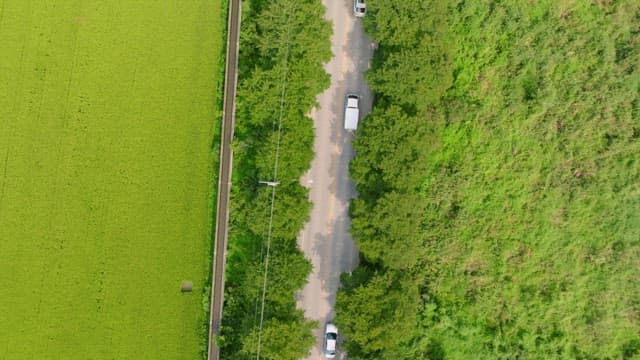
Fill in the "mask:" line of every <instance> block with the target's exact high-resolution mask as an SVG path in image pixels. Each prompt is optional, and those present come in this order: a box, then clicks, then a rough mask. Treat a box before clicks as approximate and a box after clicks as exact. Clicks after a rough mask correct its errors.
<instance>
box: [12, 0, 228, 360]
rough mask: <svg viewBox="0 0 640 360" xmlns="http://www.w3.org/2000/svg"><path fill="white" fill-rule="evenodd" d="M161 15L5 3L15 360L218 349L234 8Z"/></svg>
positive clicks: (173, 9) (198, 7)
mask: <svg viewBox="0 0 640 360" xmlns="http://www.w3.org/2000/svg"><path fill="white" fill-rule="evenodd" d="M150 5H151V4H150V2H149V1H128V2H109V3H108V4H107V3H104V2H91V3H89V2H77V1H55V2H51V1H39V0H36V1H7V2H3V4H2V6H1V9H0V38H1V39H2V48H1V49H0V57H1V58H2V61H1V65H0V288H1V289H2V290H1V291H0V292H1V294H2V295H0V313H2V316H1V318H2V320H1V323H2V326H1V327H0V339H2V340H1V343H2V346H0V358H2V359H169V358H170V359H189V360H192V359H196V358H198V357H199V356H200V354H201V351H202V349H203V348H204V349H205V350H206V342H207V338H206V335H207V333H206V330H207V329H206V326H207V323H208V317H207V311H208V306H203V302H204V303H206V302H207V301H208V296H207V293H206V292H207V290H206V288H207V284H208V281H207V279H208V276H209V275H208V274H209V272H210V266H209V261H210V260H209V259H208V254H210V248H211V238H210V231H211V226H212V224H211V213H212V206H211V204H212V203H211V199H212V194H213V191H214V190H213V185H214V184H215V182H213V181H211V178H212V175H213V172H214V169H217V167H215V166H214V165H213V164H214V162H215V161H216V159H217V156H216V154H215V151H216V150H217V149H216V148H214V149H213V151H212V148H211V142H212V138H214V137H216V136H217V128H218V125H217V122H216V119H217V118H218V117H219V113H218V112H219V110H218V109H216V104H217V103H218V99H219V96H218V94H217V93H216V91H215V90H216V84H217V83H219V82H221V80H222V79H221V78H219V77H218V74H217V70H218V69H217V64H219V60H220V58H221V56H220V50H221V49H223V48H224V47H223V45H224V44H223V38H222V25H223V24H224V20H225V18H224V14H223V13H224V11H223V7H222V5H221V2H220V1H189V2H183V1H173V0H172V1H163V2H162V6H157V5H158V4H154V5H153V6H150ZM176 14H178V15H176ZM183 280H191V281H193V285H194V287H193V291H194V292H193V293H192V294H181V293H180V284H181V282H182V281H183Z"/></svg>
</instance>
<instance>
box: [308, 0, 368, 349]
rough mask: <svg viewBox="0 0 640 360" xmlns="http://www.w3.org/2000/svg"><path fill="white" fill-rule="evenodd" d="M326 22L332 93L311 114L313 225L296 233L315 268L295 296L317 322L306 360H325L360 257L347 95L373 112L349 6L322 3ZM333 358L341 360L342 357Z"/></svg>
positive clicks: (364, 41)
mask: <svg viewBox="0 0 640 360" xmlns="http://www.w3.org/2000/svg"><path fill="white" fill-rule="evenodd" d="M323 4H324V5H325V7H326V8H327V13H326V15H325V17H326V18H327V19H328V20H329V21H331V22H332V24H333V36H332V38H331V48H332V51H333V55H334V57H333V59H332V60H331V61H330V62H329V63H328V64H326V65H325V70H326V71H327V72H328V73H329V74H330V75H331V87H330V88H329V89H328V90H327V91H325V92H324V93H322V94H321V95H320V96H319V97H318V103H319V104H320V107H319V109H316V110H315V111H313V112H312V113H311V116H312V118H313V120H314V125H315V143H314V152H315V157H314V159H313V161H312V163H311V169H310V170H309V172H308V173H307V174H305V176H304V177H303V178H302V179H301V181H302V183H303V185H305V186H307V187H309V188H310V198H311V201H312V202H313V210H312V211H311V220H310V221H309V223H307V224H306V226H305V228H304V229H303V230H302V232H301V233H300V236H299V239H298V242H299V244H300V248H301V249H302V251H304V253H305V254H306V256H307V257H308V258H309V259H311V261H312V262H313V273H312V274H311V275H310V276H309V282H308V284H307V285H306V286H305V288H304V289H303V290H302V291H301V292H299V293H298V294H297V299H298V307H299V308H301V309H303V310H304V311H305V315H306V316H307V317H308V318H311V319H315V320H318V321H319V322H320V328H319V329H317V330H316V334H317V339H318V341H317V344H316V346H315V347H314V348H313V349H312V352H311V356H309V357H308V359H310V360H315V359H323V358H324V357H323V356H322V335H323V334H322V331H323V329H324V324H325V323H326V322H327V321H332V320H333V317H334V316H335V313H334V309H333V307H334V305H335V300H336V292H337V290H338V286H339V284H340V273H342V272H346V271H351V270H352V269H354V268H355V266H356V265H357V262H358V252H357V250H356V248H355V245H354V243H353V240H352V238H351V236H350V235H349V227H350V224H351V221H350V219H349V216H348V203H349V199H351V198H353V197H354V196H355V188H354V186H353V183H352V182H351V180H350V178H349V161H350V160H351V158H352V157H353V149H352V147H351V140H352V138H353V136H354V134H351V133H348V132H346V131H345V130H344V129H343V120H344V119H343V112H344V102H345V100H344V98H345V94H346V93H356V94H360V95H361V105H360V109H361V119H362V117H363V116H364V115H366V114H367V113H369V111H370V109H371V93H370V90H369V88H368V87H367V85H366V84H365V82H364V75H363V73H364V71H366V69H367V68H368V64H369V59H370V58H371V55H372V53H373V44H372V42H371V40H370V39H369V38H368V37H366V36H365V34H364V31H363V28H362V20H361V19H357V18H355V17H354V16H353V10H352V8H353V1H352V0H323ZM337 358H341V359H344V358H345V357H344V354H339V356H338V357H337Z"/></svg>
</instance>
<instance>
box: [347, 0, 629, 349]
mask: <svg viewBox="0 0 640 360" xmlns="http://www.w3.org/2000/svg"><path fill="white" fill-rule="evenodd" d="M368 6H369V10H368V14H367V17H366V18H365V22H366V23H365V25H366V27H367V29H368V31H369V33H370V34H371V35H372V36H373V38H374V39H375V40H376V41H377V42H379V50H378V51H377V54H376V58H375V61H374V64H373V69H372V70H371V71H370V72H369V73H368V79H369V82H370V83H371V85H372V88H373V90H374V92H375V93H376V99H377V101H376V104H375V107H374V111H373V113H372V114H371V115H370V116H369V117H368V118H367V119H365V121H363V125H362V128H361V130H359V133H358V134H357V138H356V141H355V145H354V146H355V150H356V154H357V156H356V158H355V160H354V161H353V163H352V167H351V171H352V175H353V178H354V181H355V182H356V185H357V189H358V191H359V194H360V198H359V199H357V200H355V201H354V202H353V204H352V209H351V211H352V215H353V229H352V231H353V235H354V237H355V239H356V241H357V243H358V245H359V247H360V250H361V252H362V256H363V264H362V266H361V267H360V268H359V269H358V270H356V271H355V272H354V273H353V274H352V275H350V276H345V277H344V278H343V285H344V290H343V291H342V292H341V293H340V294H339V295H338V300H337V302H338V304H337V318H336V322H337V323H338V325H339V326H340V327H341V331H342V333H343V334H344V336H345V338H346V344H345V345H346V347H347V350H348V352H349V358H350V359H638V358H640V157H639V154H640V96H639V91H640V3H639V2H637V1H635V0H626V1H625V0H621V1H607V0H602V1H580V0H576V1H552V0H538V1H529V0H518V1H491V0H487V1H461V0H460V1H450V2H447V1H439V0H431V1H428V0H425V1H419V2H401V1H394V2H390V1H387V0H369V1H368Z"/></svg>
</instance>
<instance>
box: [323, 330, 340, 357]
mask: <svg viewBox="0 0 640 360" xmlns="http://www.w3.org/2000/svg"><path fill="white" fill-rule="evenodd" d="M337 344H338V328H337V327H336V326H335V325H333V324H331V323H327V325H326V326H325V327H324V346H323V348H324V357H326V358H327V359H333V358H334V357H336V345H337Z"/></svg>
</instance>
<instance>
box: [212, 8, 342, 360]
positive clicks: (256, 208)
mask: <svg viewBox="0 0 640 360" xmlns="http://www.w3.org/2000/svg"><path fill="white" fill-rule="evenodd" d="M243 5H244V8H243V20H242V21H243V22H242V30H241V46H240V49H241V52H240V64H239V66H240V71H239V76H240V79H239V85H238V95H237V106H236V109H237V110H236V131H235V140H234V175H233V184H234V186H233V188H232V194H231V195H232V201H231V206H232V209H231V214H230V216H231V219H230V230H229V253H228V256H227V269H226V283H225V306H224V310H223V312H224V313H223V321H222V335H221V337H220V338H219V339H218V340H219V341H220V346H221V354H222V357H223V358H226V359H234V360H236V359H252V358H255V357H256V351H257V349H258V342H260V350H261V352H260V356H261V358H263V359H278V360H280V359H291V360H297V359H300V358H302V357H304V356H305V354H307V353H308V351H309V349H310V348H311V346H312V344H313V343H315V338H314V337H313V335H312V329H313V328H315V327H316V326H317V325H318V324H316V323H315V322H313V321H309V320H307V319H305V318H304V315H303V313H302V311H300V310H297V309H296V307H295V298H294V293H295V291H297V290H299V289H301V288H302V287H303V285H304V284H305V282H306V279H307V276H308V275H309V273H310V272H311V263H310V262H309V261H308V260H307V259H306V258H305V257H304V255H303V254H302V253H301V252H300V250H299V249H298V247H297V243H296V237H297V234H298V232H299V231H300V229H301V228H302V226H303V224H304V222H305V221H307V220H308V216H309V215H308V214H309V211H310V203H309V201H308V194H307V190H306V189H305V188H303V187H302V186H301V185H300V184H299V179H300V177H301V176H302V174H303V172H304V171H306V170H307V169H308V167H309V164H310V161H311V158H312V156H313V152H312V145H313V122H312V121H311V119H309V118H308V117H306V115H305V114H306V113H307V112H308V111H309V110H310V109H311V108H312V107H313V106H314V105H315V98H316V96H317V94H318V93H320V92H322V91H323V90H324V89H326V88H327V87H328V85H329V77H328V75H327V74H326V73H325V72H324V71H323V68H322V63H323V62H326V61H328V60H329V57H330V55H331V52H330V48H329V37H330V34H331V28H330V26H329V24H328V23H327V22H326V21H325V20H323V14H324V8H323V6H322V5H321V3H320V1H318V0H305V1H294V0H277V1H245V2H243ZM280 119H281V121H280ZM276 154H277V155H276ZM276 156H278V167H277V173H276V172H275V167H274V165H275V161H276ZM271 180H277V181H279V183H280V184H279V185H278V186H277V188H276V190H275V201H274V208H273V227H272V230H271V235H272V237H271V241H270V248H269V257H268V277H267V283H266V285H267V286H266V294H265V305H264V319H263V322H264V324H263V329H262V335H261V337H260V340H258V337H259V336H258V333H259V325H260V314H261V312H262V302H261V299H262V291H263V279H264V272H265V262H266V261H267V258H266V252H267V247H268V245H269V242H268V238H269V237H268V235H269V226H268V225H269V220H270V218H271V216H270V215H271V206H272V191H273V190H274V188H273V187H270V186H265V185H264V184H260V183H259V181H271Z"/></svg>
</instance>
